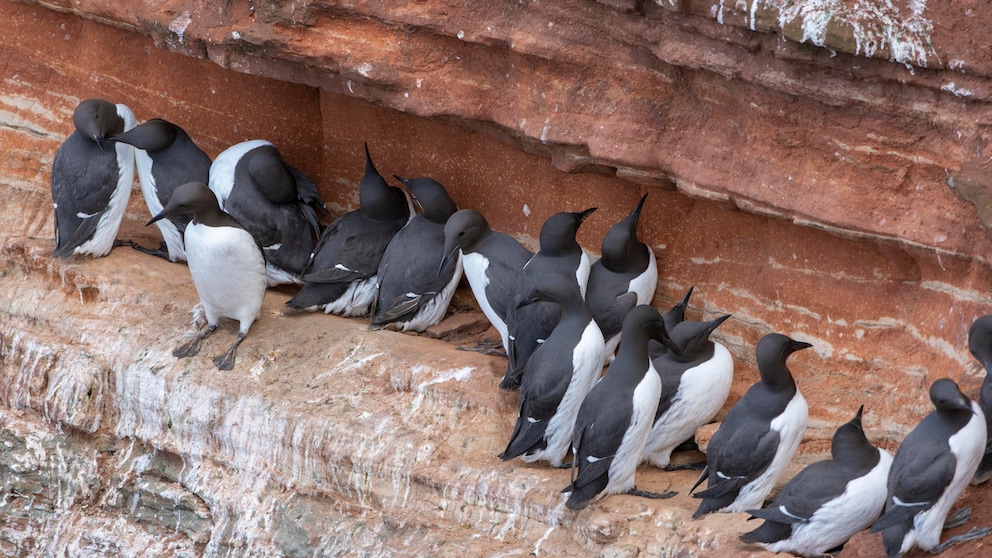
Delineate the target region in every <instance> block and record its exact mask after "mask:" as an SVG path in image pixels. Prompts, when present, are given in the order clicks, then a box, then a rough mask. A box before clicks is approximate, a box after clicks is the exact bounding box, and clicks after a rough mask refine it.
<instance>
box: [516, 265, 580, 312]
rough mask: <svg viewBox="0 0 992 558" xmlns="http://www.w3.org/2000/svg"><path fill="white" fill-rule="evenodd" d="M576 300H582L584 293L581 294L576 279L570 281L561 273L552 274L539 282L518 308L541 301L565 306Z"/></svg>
mask: <svg viewBox="0 0 992 558" xmlns="http://www.w3.org/2000/svg"><path fill="white" fill-rule="evenodd" d="M576 300H582V293H580V292H579V286H578V285H577V284H576V283H575V279H569V278H568V277H566V276H564V275H562V274H561V273H550V274H548V275H545V276H543V277H541V278H540V279H539V280H538V282H537V284H536V285H535V286H534V288H533V289H531V292H530V294H529V295H528V296H527V298H526V299H524V300H522V301H521V302H520V304H518V305H517V308H520V307H522V306H526V305H528V304H533V303H535V302H539V301H546V302H555V303H557V304H558V305H560V306H564V305H565V304H566V303H567V302H572V301H576Z"/></svg>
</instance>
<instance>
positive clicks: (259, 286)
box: [148, 182, 265, 370]
mask: <svg viewBox="0 0 992 558" xmlns="http://www.w3.org/2000/svg"><path fill="white" fill-rule="evenodd" d="M179 213H190V214H192V215H193V220H192V221H190V223H189V225H187V226H186V233H185V235H184V240H185V245H186V258H187V261H188V262H189V273H190V275H191V276H192V277H193V285H194V286H195V287H196V292H197V294H198V295H199V296H200V302H201V303H202V304H203V311H204V313H205V314H206V317H207V328H206V329H205V330H203V331H202V332H200V333H198V334H197V335H196V337H194V338H193V339H192V340H190V341H189V342H188V343H185V344H184V345H182V346H181V347H179V348H178V349H176V350H175V351H173V353H172V354H173V356H176V357H179V358H183V357H191V356H193V355H195V354H197V353H198V352H200V344H201V343H202V342H203V340H204V339H206V338H207V337H209V336H210V335H211V334H213V332H214V331H216V330H217V323H218V322H219V321H220V319H221V318H231V319H233V320H237V321H238V325H239V328H238V338H237V339H236V340H235V341H234V344H232V345H231V348H230V349H228V351H227V353H226V354H224V355H223V356H219V357H216V358H214V364H215V365H216V366H217V368H219V369H221V370H230V369H232V368H234V355H235V352H236V351H237V349H238V345H240V344H241V342H242V341H244V340H245V336H246V335H248V329H249V328H250V327H251V324H252V323H253V322H254V321H255V318H257V317H258V313H259V310H260V309H261V307H262V298H263V297H264V296H265V260H264V259H263V257H262V251H261V249H260V248H259V246H258V244H257V243H256V242H255V239H254V238H252V236H251V234H249V233H248V231H246V230H245V229H244V227H242V226H241V224H240V223H238V221H237V220H236V219H235V218H234V217H232V216H231V215H230V214H228V213H225V212H224V211H223V210H221V208H220V206H219V205H218V204H217V198H216V197H214V194H213V193H212V192H211V191H210V190H209V189H208V188H207V186H206V185H205V184H202V183H200V182H190V183H187V184H183V185H182V186H180V187H178V188H176V190H175V192H173V194H172V198H170V199H169V201H168V203H166V204H165V207H164V208H163V209H162V211H161V212H160V213H159V214H158V215H155V216H154V217H152V219H151V221H148V224H149V225H151V224H152V223H155V222H158V221H160V220H162V219H165V218H167V217H169V216H171V215H176V214H179Z"/></svg>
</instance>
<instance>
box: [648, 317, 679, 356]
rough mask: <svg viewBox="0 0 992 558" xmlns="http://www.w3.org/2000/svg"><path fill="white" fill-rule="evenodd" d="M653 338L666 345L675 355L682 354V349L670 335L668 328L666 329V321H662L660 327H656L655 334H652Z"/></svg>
mask: <svg viewBox="0 0 992 558" xmlns="http://www.w3.org/2000/svg"><path fill="white" fill-rule="evenodd" d="M651 338H652V339H654V340H655V341H657V342H659V343H661V344H662V345H664V346H665V347H666V348H667V349H668V350H669V351H671V352H672V353H673V354H675V355H679V356H681V355H682V351H681V350H679V347H678V345H676V344H675V343H674V342H672V340H671V339H670V338H669V337H668V330H667V329H665V324H664V322H660V323H659V325H658V327H656V328H655V331H654V335H652V336H651Z"/></svg>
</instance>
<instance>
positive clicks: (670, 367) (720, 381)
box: [644, 314, 734, 469]
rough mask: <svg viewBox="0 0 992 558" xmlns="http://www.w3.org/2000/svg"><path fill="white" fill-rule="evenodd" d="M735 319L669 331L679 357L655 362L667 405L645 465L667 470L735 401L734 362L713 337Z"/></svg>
mask: <svg viewBox="0 0 992 558" xmlns="http://www.w3.org/2000/svg"><path fill="white" fill-rule="evenodd" d="M729 317H730V314H726V315H724V316H720V317H719V318H716V319H714V320H710V321H708V322H695V321H691V320H685V321H682V322H679V323H678V324H677V325H676V326H675V327H674V328H673V329H671V330H669V337H670V339H671V342H672V344H673V345H675V346H676V347H678V351H668V352H666V353H665V354H664V355H662V356H660V357H658V358H654V359H651V362H652V364H654V368H655V370H657V371H658V374H659V375H660V376H661V400H660V401H659V403H658V410H657V411H656V412H655V416H654V424H653V426H652V427H651V434H650V435H649V436H648V442H647V445H646V446H645V448H644V461H647V462H648V463H650V464H652V465H654V466H655V467H660V468H662V469H667V468H669V467H670V459H671V456H672V451H673V450H674V449H675V448H676V447H678V446H679V444H681V443H682V442H684V441H686V440H689V439H692V437H693V434H695V432H696V429H697V428H699V427H700V426H702V425H704V424H706V423H708V422H709V421H711V420H713V417H715V416H716V414H717V413H718V412H720V409H722V408H723V404H724V403H725V402H726V401H727V396H728V395H730V385H731V384H732V383H733V380H734V359H733V357H732V356H730V351H728V350H727V348H726V347H724V346H723V345H722V344H720V343H717V342H714V341H711V340H710V334H711V333H713V330H715V329H716V328H717V327H718V326H719V325H720V324H722V323H723V322H724V321H725V320H726V319H727V318H729Z"/></svg>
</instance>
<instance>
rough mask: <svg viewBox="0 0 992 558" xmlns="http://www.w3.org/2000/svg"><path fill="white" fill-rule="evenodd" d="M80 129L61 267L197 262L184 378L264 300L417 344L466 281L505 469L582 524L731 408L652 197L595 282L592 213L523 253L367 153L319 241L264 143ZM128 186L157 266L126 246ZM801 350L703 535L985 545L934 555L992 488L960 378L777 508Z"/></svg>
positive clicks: (761, 400) (100, 114) (901, 546)
mask: <svg viewBox="0 0 992 558" xmlns="http://www.w3.org/2000/svg"><path fill="white" fill-rule="evenodd" d="M73 122H74V124H75V127H76V131H75V132H74V133H73V134H72V135H71V136H69V138H67V139H66V140H65V142H64V143H63V144H62V146H61V147H60V148H59V150H58V152H57V153H56V155H55V159H54V163H53V168H52V184H51V186H52V200H53V205H54V209H55V245H56V247H55V251H54V254H53V255H54V256H55V257H60V258H66V257H70V256H72V255H75V254H85V255H90V256H94V257H100V256H105V255H107V254H108V253H109V252H110V251H111V249H112V248H113V247H114V246H115V244H130V245H131V246H133V247H134V248H136V249H139V250H142V251H144V252H147V253H150V254H154V255H158V256H161V257H164V258H166V259H168V260H170V261H172V262H179V261H183V260H185V261H186V262H187V264H188V265H189V270H190V275H191V276H192V279H193V286H194V287H195V288H196V292H197V294H198V295H199V297H200V302H201V304H202V306H203V311H204V313H205V315H206V322H207V324H206V327H205V328H203V329H202V331H200V332H199V333H197V334H196V335H195V336H194V337H193V338H192V339H191V340H189V341H188V342H186V343H184V344H182V346H180V347H178V348H177V349H176V350H175V351H174V352H173V355H174V356H176V357H178V358H185V357H192V356H195V355H196V354H197V353H198V352H199V350H200V346H201V344H202V342H203V341H204V339H206V338H207V337H208V336H210V335H212V334H213V333H214V332H215V331H216V329H217V326H218V322H219V320H220V319H221V318H230V319H234V320H237V321H238V323H239V325H240V327H239V330H238V336H237V338H236V340H235V341H234V343H233V344H232V345H231V346H230V348H229V349H228V350H227V352H226V353H224V354H223V355H220V356H218V357H216V358H215V359H214V363H215V365H216V366H217V367H218V368H220V369H222V370H230V369H232V368H233V367H234V364H235V354H236V351H237V348H238V346H239V345H240V344H241V343H242V342H243V341H244V339H245V336H246V335H247V334H248V330H249V328H250V327H251V324H252V322H253V321H254V320H255V319H256V318H257V317H258V314H259V309H260V307H261V304H262V299H263V297H264V295H265V290H266V288H267V287H270V286H273V285H279V284H286V283H289V284H298V285H301V287H300V289H299V291H298V292H297V294H296V295H295V296H294V297H293V298H292V299H290V300H289V301H288V302H287V303H286V305H287V306H288V307H289V308H292V309H295V310H300V311H323V312H325V313H333V314H338V315H341V316H368V317H369V318H370V320H371V326H370V327H371V329H381V328H393V329H397V330H402V331H423V330H425V329H426V328H428V327H429V326H431V325H433V324H436V323H437V322H439V321H440V320H441V319H442V318H443V317H444V315H445V312H446V310H447V308H448V304H449V302H450V301H451V298H452V295H453V293H454V290H455V286H456V285H457V284H458V282H459V281H460V279H461V276H462V274H463V273H464V275H465V277H466V278H467V280H468V283H469V285H470V286H471V289H472V292H473V294H474V296H475V298H476V299H477V300H478V303H479V306H480V307H481V308H482V311H483V312H484V313H485V315H486V317H487V318H488V319H489V321H490V322H491V323H492V325H493V326H494V327H495V329H496V330H497V331H498V332H499V334H500V339H501V342H502V348H503V350H504V351H505V352H506V356H507V362H508V364H507V368H506V374H505V376H504V378H503V380H502V382H501V384H500V388H503V389H506V390H519V416H518V418H517V421H516V425H515V426H514V428H513V432H512V433H511V434H510V436H509V441H508V442H507V445H506V449H504V450H503V452H502V453H500V454H499V457H500V459H503V460H504V461H506V460H510V459H516V458H519V459H522V460H523V461H527V462H532V461H546V462H548V464H550V466H552V467H560V468H569V469H570V470H571V482H570V483H569V485H568V486H567V487H565V488H564V489H563V491H562V492H564V493H567V494H568V496H567V499H566V500H565V506H566V507H568V508H569V509H572V510H581V509H583V508H585V507H586V506H587V505H588V504H589V503H590V502H594V501H596V500H598V499H600V498H603V497H605V496H607V495H611V494H633V495H638V496H644V497H647V498H655V499H663V498H668V497H671V496H673V495H674V494H675V493H674V492H669V493H665V494H656V493H651V492H646V491H642V490H638V489H637V488H636V487H635V484H634V475H635V471H636V469H637V466H638V465H639V464H641V463H649V464H651V465H654V466H656V467H659V468H662V469H666V470H672V469H674V468H675V466H673V465H672V464H671V463H670V462H669V459H670V456H671V454H672V452H673V451H674V450H676V448H678V447H680V446H682V445H683V444H684V443H686V442H687V441H688V442H689V443H691V441H692V439H693V435H694V433H695V431H696V429H697V428H698V427H700V426H702V425H704V424H706V423H708V422H711V421H712V420H713V419H714V417H715V416H716V415H717V413H718V412H719V411H720V410H721V409H722V407H723V406H724V404H725V403H726V400H727V397H728V395H729V393H730V388H731V381H732V379H733V370H734V361H733V358H732V357H731V355H730V352H729V351H728V350H727V348H726V347H724V346H723V345H721V344H720V343H718V342H715V341H712V340H711V339H710V335H711V334H712V333H713V331H714V330H715V329H716V328H717V327H719V326H720V324H721V323H723V322H724V321H725V320H726V319H728V318H729V317H730V316H729V315H724V316H720V317H718V318H716V319H714V320H711V321H708V322H695V321H692V320H688V319H686V318H685V309H686V306H687V305H688V302H689V297H690V295H691V294H692V289H690V290H689V292H688V293H686V295H685V297H684V298H683V299H682V300H681V302H679V303H678V304H677V305H676V306H675V307H673V308H671V309H670V310H668V311H667V312H665V313H663V314H662V313H661V312H659V311H658V310H656V309H655V308H653V307H652V306H650V305H649V304H650V302H651V300H652V299H653V297H654V292H655V287H656V285H657V282H658V269H657V265H656V262H655V255H654V253H653V251H652V250H651V248H650V247H649V246H647V245H646V244H644V243H643V242H641V241H640V240H639V239H638V238H637V222H638V218H639V216H640V214H641V210H642V209H643V207H644V202H645V199H646V198H647V196H646V195H645V196H644V197H643V198H641V200H640V202H639V203H638V204H637V206H636V207H635V208H634V209H633V211H631V213H630V215H629V216H628V217H627V218H625V219H623V220H622V221H620V222H619V223H617V224H616V225H614V226H613V227H612V228H611V229H610V230H609V232H607V234H606V236H605V238H604V239H603V244H602V252H601V253H602V257H601V258H600V259H599V261H597V262H595V263H591V262H590V261H589V257H588V255H587V254H586V252H585V251H584V250H583V249H582V247H581V246H579V244H578V243H577V242H576V239H575V237H576V232H577V230H578V229H579V226H580V225H581V224H582V222H583V221H584V220H585V219H586V218H588V217H589V216H590V215H591V214H592V213H593V212H594V211H595V210H596V208H589V209H585V210H583V211H577V212H562V213H557V214H554V215H552V216H551V217H550V218H548V220H547V221H546V222H545V223H544V225H543V227H542V228H541V234H540V250H539V251H538V252H537V253H536V254H533V253H531V252H530V251H529V250H527V249H526V248H525V247H523V246H522V245H521V244H519V243H518V242H517V241H516V240H515V239H514V238H512V237H510V236H509V235H507V234H504V233H501V232H498V231H495V230H493V229H492V228H491V227H490V224H489V223H488V222H487V221H486V218H485V217H484V216H483V215H481V214H480V213H478V212H476V211H473V210H471V209H461V210H459V209H458V208H457V206H456V204H455V202H454V201H453V200H452V199H451V198H450V197H449V196H448V194H447V192H446V191H445V189H444V187H443V186H442V185H441V184H439V183H437V182H436V181H434V180H432V179H430V178H413V179H407V178H401V177H399V176H397V177H396V179H397V180H399V181H400V182H401V183H402V184H403V185H404V186H405V187H406V189H407V191H408V192H409V194H408V193H407V191H404V190H403V189H401V188H398V187H395V186H389V184H388V183H387V182H386V180H385V179H383V177H382V176H381V175H380V174H379V173H378V171H377V170H376V168H375V166H374V165H373V163H372V158H371V156H370V155H369V150H368V146H366V148H365V156H366V159H365V173H364V176H363V177H362V180H361V183H360V185H359V203H360V207H359V208H358V209H356V210H354V211H351V212H349V213H346V214H345V215H342V216H340V217H338V218H337V219H334V220H333V221H332V222H331V223H330V225H328V226H327V227H323V226H322V225H321V218H322V217H323V218H326V219H328V220H329V219H330V218H331V216H330V214H329V213H328V212H327V211H326V209H325V208H324V202H323V200H322V199H321V196H320V193H319V191H318V189H317V187H316V186H315V185H314V183H313V182H312V181H311V180H310V179H308V178H307V177H306V175H305V174H304V173H303V172H302V171H300V170H299V169H296V168H294V167H292V166H290V165H288V164H287V163H286V162H285V161H284V160H283V159H282V157H281V156H280V153H279V151H278V149H277V148H276V147H275V146H274V145H272V144H271V143H269V142H267V141H264V140H252V141H246V142H243V143H239V144H237V145H234V146H232V147H230V148H228V149H227V150H225V151H224V152H222V153H221V154H220V155H218V156H217V159H216V160H214V161H213V162H212V163H211V161H210V158H209V157H208V156H207V155H206V154H205V153H204V152H203V151H202V150H200V149H199V148H198V147H197V146H196V144H195V143H194V142H193V140H192V139H190V137H189V135H187V134H186V132H184V131H183V130H182V129H181V128H179V127H178V126H176V125H175V124H172V123H170V122H167V121H165V120H162V119H152V120H148V121H147V122H144V123H142V124H140V125H139V124H137V122H136V119H135V116H134V114H133V113H132V112H131V110H130V109H128V108H127V107H126V106H124V105H121V104H118V105H114V104H112V103H110V102H107V101H103V100H86V101H83V102H82V103H80V104H79V106H78V107H77V108H76V110H75V113H74V114H73ZM135 172H137V176H138V181H139V184H140V186H141V192H142V194H143V195H144V198H145V202H146V203H147V205H148V209H149V212H150V213H151V215H152V218H151V220H150V221H149V222H148V224H149V225H150V224H152V223H155V224H156V225H157V226H158V227H159V229H160V230H161V233H162V237H163V239H164V242H163V243H162V246H161V248H160V249H155V250H148V249H145V248H141V247H138V246H136V245H134V244H133V243H128V242H118V241H116V236H117V230H118V227H119V225H120V222H121V218H122V216H123V214H124V208H125V206H126V205H127V202H128V198H129V196H130V193H131V188H132V184H133V180H134V175H135ZM411 196H412V199H411ZM414 202H416V205H417V206H419V212H418V211H416V210H415V207H414ZM968 343H969V348H970V350H971V352H972V354H973V355H974V356H975V357H976V358H977V359H978V360H979V361H981V363H982V364H983V365H984V366H985V368H986V370H990V369H992V368H990V366H992V316H985V317H982V318H979V319H978V320H976V321H975V323H974V324H973V325H972V328H971V331H970V333H969V339H968ZM810 346H811V345H810V344H809V343H804V342H801V341H796V340H794V339H790V338H789V337H786V336H785V335H781V334H778V333H770V334H768V335H766V336H764V337H763V338H762V339H761V340H760V342H759V343H758V346H757V350H756V357H757V366H758V370H759V372H760V380H759V381H758V382H757V383H755V384H754V385H753V386H751V387H750V388H749V389H748V390H747V392H746V394H745V395H744V396H743V398H741V399H740V400H739V401H738V402H737V403H736V404H734V405H733V406H732V407H731V408H730V410H729V411H728V412H727V414H726V417H725V418H724V420H723V422H722V423H721V425H720V427H719V429H718V430H717V431H716V433H715V434H714V435H713V438H712V440H711V441H710V443H709V445H708V447H707V454H706V460H705V462H703V463H699V464H695V465H689V467H693V468H697V469H698V468H701V469H702V474H701V475H700V476H699V480H698V481H696V484H695V485H694V486H693V487H692V488H691V489H690V492H693V491H695V490H696V488H698V487H699V486H700V485H702V484H703V483H704V482H705V488H704V489H703V490H700V491H698V492H695V493H694V497H695V498H698V499H699V500H700V503H699V507H698V509H697V510H696V512H695V513H694V514H693V517H694V518H698V517H701V516H703V515H705V514H708V513H714V512H745V513H748V514H750V515H751V516H752V517H753V518H757V519H761V520H763V523H762V524H761V525H760V526H759V527H757V528H756V529H754V530H753V531H750V532H748V533H745V534H743V535H741V539H742V540H743V541H745V542H748V543H755V544H758V545H761V546H763V547H765V548H767V549H768V550H771V551H773V552H791V553H794V554H798V555H802V556H820V555H822V554H823V553H825V552H828V551H830V550H832V549H836V548H837V547H839V546H841V545H843V544H844V543H845V542H846V541H847V540H848V539H849V538H850V537H851V536H852V535H854V534H855V533H857V532H859V531H861V530H864V529H868V528H870V529H871V531H872V532H881V533H882V540H883V544H884V547H885V552H886V554H887V555H888V556H890V557H892V556H899V555H901V554H902V553H904V552H907V551H908V550H909V549H911V548H913V547H920V548H922V549H924V550H928V551H931V552H934V553H937V552H940V551H942V550H943V549H944V548H947V547H948V546H950V545H952V544H955V543H958V542H962V541H966V540H972V539H975V538H979V537H984V536H986V535H987V534H988V533H989V528H987V527H986V528H983V529H979V528H977V527H976V528H973V529H972V530H971V531H970V532H968V533H965V534H963V535H958V536H955V537H951V538H949V539H948V540H946V541H944V542H943V543H941V542H940V535H941V531H942V530H943V529H945V528H948V527H951V526H955V525H961V524H963V523H965V522H966V521H967V519H968V516H969V514H970V511H971V510H970V509H967V508H965V509H962V510H960V511H959V512H957V513H956V514H954V515H952V516H950V517H948V513H949V511H950V509H951V507H952V505H953V504H954V502H955V500H956V499H957V498H958V496H959V495H960V494H961V493H962V491H963V490H964V488H965V486H966V485H967V484H968V483H969V482H984V481H985V480H987V479H988V477H989V476H990V475H992V453H990V451H989V448H990V444H989V442H988V433H989V432H990V430H989V427H988V424H987V422H986V420H987V419H986V417H992V381H990V379H989V378H988V377H987V378H986V380H985V382H984V383H983V385H982V388H981V393H980V397H979V401H978V403H975V402H974V401H972V400H971V399H969V398H968V397H967V396H965V395H964V394H963V393H962V392H961V391H960V390H959V388H958V386H957V385H956V384H955V383H954V382H953V381H952V380H949V379H940V380H937V381H936V382H934V383H933V384H932V385H931V387H930V399H931V401H932V402H933V405H934V411H933V412H932V413H930V414H929V415H927V416H926V417H924V418H923V420H922V421H921V422H920V423H919V425H918V426H916V428H914V429H913V430H912V431H911V432H910V433H909V434H908V435H907V436H906V438H905V440H904V441H903V442H902V444H901V445H900V446H899V449H898V451H897V452H896V454H895V456H894V457H893V456H891V455H890V454H889V453H888V452H887V451H885V450H883V449H879V448H876V447H874V446H872V445H871V443H870V442H869V440H868V438H867V437H866V436H865V432H864V430H863V429H862V425H861V418H862V413H863V411H864V408H863V406H862V408H860V409H858V410H857V413H856V414H855V415H854V418H852V419H851V420H850V421H849V422H847V423H845V424H843V425H841V426H840V427H839V428H838V429H837V431H836V433H835V434H834V437H833V441H832V446H831V454H832V458H831V459H828V460H826V461H820V462H817V463H813V464H811V465H810V466H808V467H806V468H805V469H803V470H802V471H801V472H800V473H799V474H798V475H796V476H795V477H794V478H793V479H792V480H790V481H789V482H788V483H787V484H785V486H784V487H783V488H782V489H781V490H780V491H779V493H778V494H777V495H776V496H775V497H774V499H773V500H771V502H770V503H767V502H766V501H765V499H766V498H767V497H768V496H769V493H770V492H771V490H772V489H773V487H774V486H775V485H776V482H777V481H779V480H780V477H781V476H782V474H783V473H784V471H785V470H786V467H787V465H788V463H789V461H790V460H791V459H792V456H793V454H794V453H795V451H796V448H797V447H798V445H799V442H800V440H801V439H802V436H803V432H804V431H805V429H806V421H807V416H808V409H807V405H806V400H805V399H804V398H803V395H802V392H801V391H800V390H799V387H798V386H797V385H796V382H795V381H794V379H793V377H792V374H791V373H790V371H789V368H788V367H787V366H786V360H787V359H788V358H789V356H790V355H791V354H792V353H794V352H796V351H800V350H802V349H805V348H808V347H810ZM604 367H606V372H605V373H603V368H604ZM852 407H853V406H852ZM569 456H571V461H569V462H566V458H568V457H569Z"/></svg>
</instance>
